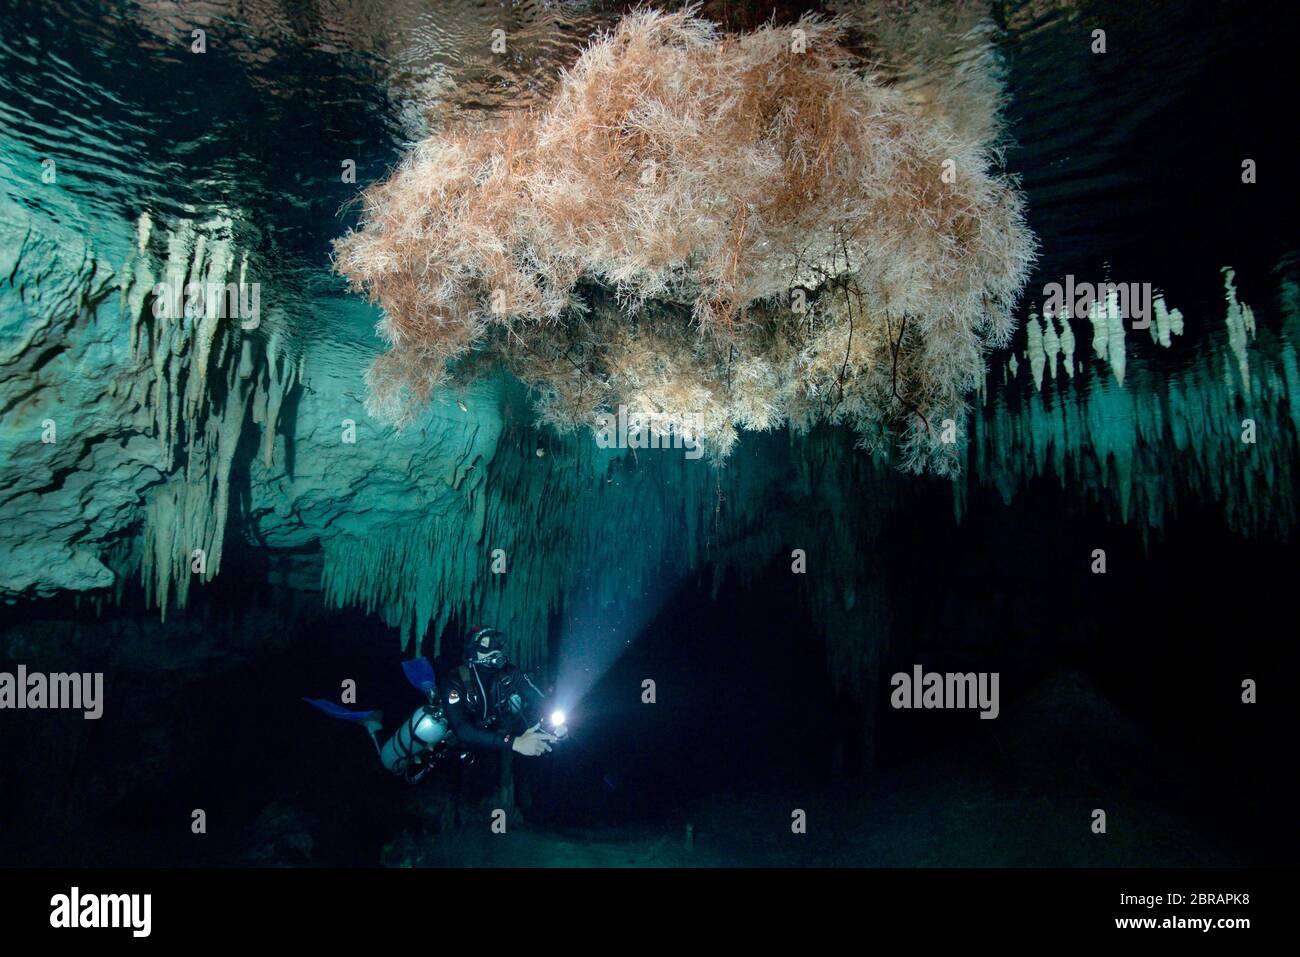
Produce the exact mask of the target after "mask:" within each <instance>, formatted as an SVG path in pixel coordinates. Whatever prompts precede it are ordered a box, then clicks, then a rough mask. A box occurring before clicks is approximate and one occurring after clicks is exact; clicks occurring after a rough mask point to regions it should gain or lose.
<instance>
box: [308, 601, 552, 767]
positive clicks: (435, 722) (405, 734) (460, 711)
mask: <svg viewBox="0 0 1300 957" xmlns="http://www.w3.org/2000/svg"><path fill="white" fill-rule="evenodd" d="M504 644H505V635H504V634H502V633H501V632H500V631H498V630H497V629H496V628H489V627H485V626H483V627H478V628H475V629H473V630H472V631H471V632H470V634H469V637H468V639H467V640H466V643H465V649H464V651H465V661H464V663H463V664H462V665H461V666H460V667H458V668H457V669H456V671H455V672H454V673H453V674H452V676H451V679H450V681H449V682H448V687H447V692H446V695H445V697H439V695H438V681H437V678H436V677H435V676H434V672H433V666H432V665H430V664H429V661H428V659H427V658H423V657H420V658H413V659H411V660H410V661H403V662H402V672H403V673H404V674H405V675H406V680H407V681H409V682H410V683H411V684H412V685H413V686H414V687H415V689H416V690H417V691H419V692H420V693H421V694H422V695H423V696H424V699H425V703H424V704H422V705H421V706H420V707H418V708H416V709H415V711H414V713H412V715H411V717H410V718H408V719H407V721H406V722H405V723H404V724H402V726H401V727H399V728H398V729H397V731H396V732H395V733H394V734H393V736H392V737H391V738H389V739H388V741H387V742H386V743H385V744H383V745H380V743H379V738H378V734H379V732H380V731H382V730H383V727H384V713H383V711H380V710H371V711H353V710H351V709H349V708H344V707H343V706H341V705H338V704H335V703H334V702H333V701H329V700H327V699H323V698H303V701H306V702H307V703H308V704H309V705H311V706H312V707H314V708H317V709H319V710H321V711H323V712H325V714H327V715H329V716H330V717H331V718H338V719H339V720H341V721H350V722H352V723H354V724H359V725H361V726H362V727H363V728H365V730H366V732H367V734H369V735H370V740H371V742H373V743H374V746H375V751H376V752H378V754H379V760H380V762H381V763H382V764H383V766H384V767H385V768H386V769H387V770H389V771H391V772H392V773H394V774H396V775H398V776H400V777H402V778H404V779H405V780H406V781H408V782H409V783H412V784H414V783H415V782H417V781H419V780H420V779H421V778H423V777H424V776H425V775H426V774H428V773H429V771H430V770H432V769H433V767H434V766H435V765H437V764H438V763H439V762H440V761H441V760H443V759H444V758H446V757H448V756H450V755H452V754H459V756H460V758H461V760H462V761H469V760H472V757H473V754H472V750H467V749H477V750H487V751H514V752H516V753H518V754H522V755H524V756H525V757H530V758H531V757H537V756H538V755H541V754H545V753H547V752H548V751H550V750H551V744H552V743H554V742H556V741H558V740H560V738H562V737H564V735H565V734H566V733H567V728H566V727H565V724H564V715H563V713H562V712H559V711H556V712H553V713H552V714H551V715H550V716H549V719H547V720H546V721H543V718H542V711H543V708H544V705H545V702H546V696H545V695H544V694H542V692H541V690H540V689H538V687H537V685H535V684H534V683H533V681H532V679H530V678H529V677H528V675H526V674H525V673H524V672H523V671H522V670H520V669H519V668H518V667H516V666H515V665H513V664H510V662H509V661H508V660H507V659H506V654H505V650H504ZM530 723H531V726H530ZM544 724H549V730H547V729H544V727H543V725H544Z"/></svg>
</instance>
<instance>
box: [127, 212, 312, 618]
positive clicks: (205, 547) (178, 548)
mask: <svg viewBox="0 0 1300 957" xmlns="http://www.w3.org/2000/svg"><path fill="white" fill-rule="evenodd" d="M233 227H234V224H233V223H232V222H231V220H229V219H226V218H217V219H213V220H209V221H207V222H204V223H200V224H196V223H194V222H191V221H188V220H180V221H178V222H175V223H172V224H170V225H169V226H168V227H167V228H166V233H165V238H164V237H160V236H159V226H158V225H157V224H156V223H155V222H154V221H153V219H152V218H151V217H150V216H149V215H148V214H147V213H146V214H144V215H142V216H141V217H140V220H139V222H138V224H137V238H138V242H137V247H136V250H135V252H134V254H133V255H132V256H131V259H130V260H129V261H128V262H127V263H126V264H125V266H124V267H123V277H124V278H123V283H122V295H121V302H122V308H123V310H125V311H126V312H127V313H128V315H129V319H130V330H131V332H130V335H131V343H132V348H133V351H134V354H135V356H136V357H137V359H138V361H139V364H140V369H139V371H140V375H139V376H138V381H139V382H140V383H141V384H142V386H141V390H142V391H141V393H140V394H139V395H138V399H139V401H140V404H141V406H142V407H143V409H144V414H145V415H146V416H147V417H148V419H149V422H150V424H151V427H152V430H153V432H154V434H155V435H156V436H157V438H158V441H159V444H160V446H161V449H162V452H163V456H164V461H165V465H166V471H167V472H169V473H170V474H169V476H168V478H167V480H166V481H165V482H164V483H163V484H161V485H159V486H157V487H155V488H154V489H153V490H152V491H151V492H150V493H149V499H148V501H147V503H146V505H145V508H144V514H143V530H142V543H141V548H140V551H139V556H138V561H139V570H140V574H141V577H142V579H143V582H144V586H145V595H146V599H147V600H148V601H149V602H151V603H152V604H153V605H155V606H156V607H158V608H159V609H160V611H161V613H162V615H163V616H164V617H165V616H166V614H167V608H168V606H169V604H170V603H172V602H173V601H174V603H175V605H176V606H177V607H180V608H183V607H185V605H186V603H187V601H188V598H189V589H190V584H191V582H192V580H193V579H194V578H195V577H196V576H197V577H198V578H199V579H200V580H201V581H203V582H207V581H211V580H212V579H213V578H214V577H215V576H216V575H217V573H218V572H219V571H220V569H221V557H222V551H223V546H224V541H225V533H226V524H227V517H228V513H229V507H230V473H231V469H232V466H233V462H234V458H235V454H236V451H237V449H238V446H239V442H240V437H241V435H242V432H243V428H244V422H245V418H246V417H248V416H249V412H250V407H252V406H254V405H255V404H257V403H255V399H256V398H257V397H258V396H261V397H263V400H262V402H261V404H260V407H259V410H258V411H255V412H254V413H253V415H252V418H253V420H254V423H255V424H260V425H262V426H263V436H262V447H263V461H264V462H265V463H266V464H267V465H269V464H270V462H271V456H272V453H273V451H274V447H275V428H276V423H277V420H278V416H279V408H280V405H281V403H282V402H283V399H284V397H285V395H286V394H287V392H288V391H290V390H291V389H292V388H294V387H295V385H296V384H297V382H298V381H299V375H298V372H297V360H296V358H295V356H294V355H292V354H291V353H290V352H289V351H288V350H287V349H286V348H285V347H284V344H283V336H282V333H281V331H280V330H279V329H277V328H273V329H271V330H270V332H269V338H268V337H267V335H266V330H265V329H264V328H263V329H261V331H259V332H256V333H254V332H253V331H251V330H253V329H256V328H259V327H262V326H263V324H262V323H261V321H260V318H259V317H251V319H253V320H256V321H250V322H249V323H248V326H249V328H247V329H246V328H244V326H243V320H248V319H250V317H245V316H241V315H239V313H238V311H237V310H235V309H230V308H227V307H228V306H231V305H233V304H234V303H232V302H231V301H230V300H228V299H227V298H226V289H227V286H228V284H230V283H231V282H232V280H233V278H234V276H236V275H237V276H238V283H237V284H236V285H235V290H236V294H235V299H236V301H239V297H240V295H241V293H242V291H243V290H244V288H245V283H247V281H248V274H249V269H248V266H249V260H248V253H247V252H246V251H240V250H238V248H237V241H236V238H235V233H234V228H233ZM155 250H157V253H155ZM159 259H161V262H159ZM236 264H238V265H236ZM236 269H238V272H237V273H236ZM191 284H198V286H199V287H200V288H201V289H202V291H203V295H202V297H201V298H199V299H198V301H194V298H193V297H191V296H190V295H189V289H190V287H191ZM217 290H220V292H221V295H212V294H211V293H214V292H216V291H217ZM160 297H168V301H166V302H164V303H161V304H159V303H158V299H159V298H160ZM259 298H260V297H259ZM264 342H265V343H268V344H267V345H265V346H264V345H263V343H264ZM267 396H269V397H270V398H269V401H267V400H266V398H265V397H267ZM182 453H183V454H182ZM178 455H181V458H182V460H183V463H184V467H183V469H181V470H180V471H172V469H173V468H174V467H175V465H176V463H177V457H178Z"/></svg>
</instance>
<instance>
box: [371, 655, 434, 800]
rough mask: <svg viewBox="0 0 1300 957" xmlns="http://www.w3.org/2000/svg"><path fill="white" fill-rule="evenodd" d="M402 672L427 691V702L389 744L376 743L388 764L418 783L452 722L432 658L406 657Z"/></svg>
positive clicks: (410, 780) (414, 685)
mask: <svg viewBox="0 0 1300 957" xmlns="http://www.w3.org/2000/svg"><path fill="white" fill-rule="evenodd" d="M402 673H403V674H404V675H406V680H407V681H409V682H410V683H411V685H412V687H414V688H415V690H416V691H419V692H420V693H421V694H423V695H424V697H425V701H426V703H425V704H422V705H420V707H418V708H416V709H415V713H414V714H412V715H411V717H410V718H408V719H407V720H406V721H404V722H403V723H402V725H401V727H399V728H398V729H397V732H396V733H395V734H394V735H393V736H392V737H391V738H389V739H388V743H387V744H385V745H384V746H383V747H382V748H380V747H379V742H378V741H376V742H375V747H376V748H377V749H378V750H379V760H380V761H381V762H383V765H384V767H385V768H387V769H388V770H389V771H392V772H393V773H394V774H400V775H401V776H402V777H404V778H406V780H407V781H409V782H411V783H412V784H414V783H415V782H416V781H418V780H420V778H422V777H424V776H425V774H427V773H428V772H429V769H430V768H432V767H433V764H434V754H433V752H434V750H435V749H436V748H437V747H438V745H440V744H441V743H442V739H443V738H445V737H446V736H447V728H448V725H447V718H446V716H445V715H443V713H442V702H441V700H440V699H439V698H438V681H437V679H436V678H435V677H434V674H433V668H432V667H431V666H430V664H429V661H428V659H427V658H424V657H419V658H413V659H411V660H410V661H403V662H402Z"/></svg>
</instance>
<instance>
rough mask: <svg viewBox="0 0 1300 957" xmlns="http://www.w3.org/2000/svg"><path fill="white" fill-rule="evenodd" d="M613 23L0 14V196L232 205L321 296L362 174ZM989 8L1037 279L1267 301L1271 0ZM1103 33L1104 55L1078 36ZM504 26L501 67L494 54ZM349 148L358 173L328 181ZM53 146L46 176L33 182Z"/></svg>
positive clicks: (79, 4)
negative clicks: (1073, 278) (1037, 256)
mask: <svg viewBox="0 0 1300 957" xmlns="http://www.w3.org/2000/svg"><path fill="white" fill-rule="evenodd" d="M762 7H763V5H754V7H753V9H750V8H745V7H743V5H735V4H728V3H714V4H710V5H707V6H706V7H705V9H704V11H703V12H704V14H705V15H711V16H713V17H714V18H715V19H719V20H722V21H724V22H733V23H734V22H736V21H737V20H754V19H761V18H762V16H763V15H765V14H766V10H765V9H761V8H762ZM798 9H799V8H798V7H789V6H788V5H782V6H781V7H780V9H778V10H777V11H776V15H777V16H778V17H790V16H793V15H794V14H795V13H797V10H798ZM621 12H622V11H621V8H620V7H619V6H618V5H615V4H604V3H594V2H590V3H563V2H546V0H533V2H527V3H494V2H482V3H471V2H459V0H458V2H445V0H444V2H430V0H423V2H421V0H384V2H370V0H354V2H316V3H285V2H282V0H281V2H274V0H253V2H247V0H238V2H236V0H220V2H218V0H212V2H195V3H171V2H160V0H155V2H126V0H110V2H88V0H60V2H42V3H29V2H18V3H7V4H6V5H5V7H4V13H3V31H2V32H0V164H3V165H2V166H0V188H2V189H4V190H5V191H6V192H7V193H8V194H9V195H10V196H11V197H12V198H14V199H16V200H17V201H19V202H22V203H25V204H26V205H28V206H29V207H31V208H34V209H38V210H41V211H43V212H44V213H45V214H47V215H49V216H51V217H53V218H55V219H57V220H59V221H61V222H64V223H67V224H69V225H71V226H73V227H74V228H76V229H78V230H80V231H83V232H84V233H85V234H87V235H90V236H91V237H93V238H94V239H95V240H96V241H97V242H98V243H99V244H101V246H106V247H108V248H109V250H110V251H111V249H112V246H113V244H114V243H118V244H120V243H124V242H126V241H127V237H128V236H129V231H128V230H126V229H122V228H119V229H117V231H116V232H114V231H113V230H112V229H109V228H108V225H107V224H109V223H124V224H129V223H131V222H134V220H135V219H136V218H137V217H138V216H139V215H140V214H141V213H142V212H145V211H150V212H151V214H152V215H153V216H155V217H159V216H162V217H166V216H171V215H175V216H185V217H190V218H199V219H202V218H206V217H210V216H223V217H229V218H231V219H232V220H233V221H234V222H235V223H236V224H237V229H238V230H239V231H240V232H241V234H242V239H243V241H244V242H245V243H246V244H247V245H248V246H250V247H251V248H254V249H257V250H260V252H261V253H262V254H264V255H265V256H266V257H267V261H268V262H274V263H276V264H277V269H278V271H279V273H280V278H281V280H282V282H283V285H284V289H285V290H287V291H286V292H285V293H284V295H287V296H303V297H306V298H308V299H310V298H312V297H316V296H327V297H330V298H332V297H334V296H336V295H337V292H338V284H337V282H336V281H334V280H333V279H332V277H330V276H329V274H328V272H327V266H328V258H329V243H330V240H331V239H332V238H334V237H335V236H337V235H339V234H340V233H341V232H343V231H344V230H345V229H346V228H347V226H348V225H349V223H350V222H351V219H352V217H353V216H354V215H355V211H354V206H353V205H352V204H350V202H349V201H350V200H351V199H352V198H353V197H354V196H355V194H356V191H357V189H358V188H359V187H361V186H364V185H366V184H367V183H369V182H373V181H375V180H377V179H380V178H382V177H383V176H384V175H385V173H386V171H387V170H388V169H390V168H391V166H392V165H393V164H394V163H395V162H397V160H398V159H399V158H400V156H401V152H402V149H403V148H404V146H406V145H408V144H409V143H410V142H412V141H413V140H414V139H417V138H419V137H420V136H421V135H423V134H425V133H427V132H428V130H429V129H431V128H436V127H438V126H439V125H441V124H444V123H446V122H449V121H451V120H454V119H465V118H470V119H472V118H474V117H479V116H486V115H490V114H492V113H493V112H495V111H500V110H507V109H521V108H526V107H528V106H530V105H534V104H536V103H538V102H539V100H540V99H541V98H543V97H544V96H545V95H546V93H547V92H548V90H550V89H551V88H552V85H553V84H554V83H555V81H556V78H557V76H558V74H559V72H560V71H561V70H562V69H563V68H564V67H566V66H567V65H569V64H571V63H572V62H573V60H574V59H575V58H576V57H577V55H578V53H579V51H580V50H581V49H582V47H583V45H584V44H585V43H586V42H587V40H588V39H589V38H590V37H591V36H592V35H593V34H594V33H597V32H599V31H601V30H603V29H605V28H607V27H609V26H610V25H611V24H612V23H614V22H615V21H616V20H617V18H618V16H619V15H620V13H621ZM995 12H996V18H997V19H998V21H999V22H1000V24H1001V25H1002V26H1003V27H1004V28H1005V30H1006V33H1005V35H1004V37H1003V38H1002V39H1001V41H1000V50H1001V52H1002V55H1003V57H1004V59H1005V63H1006V78H1007V85H1008V90H1009V107H1008V119H1009V124H1008V133H1009V151H1008V165H1009V168H1010V169H1011V170H1012V171H1013V172H1015V173H1017V174H1018V175H1020V176H1021V178H1022V181H1023V184H1024V186H1025V188H1026V190H1027V194H1028V198H1029V208H1030V215H1031V223H1032V225H1033V227H1034V228H1035V230H1036V231H1037V232H1038V233H1039V235H1040V237H1041V238H1042V259H1041V262H1040V273H1041V275H1042V276H1047V277H1052V276H1059V275H1062V274H1064V273H1065V272H1069V271H1074V272H1077V273H1083V272H1086V271H1087V270H1089V269H1095V270H1103V269H1105V270H1108V271H1110V272H1111V273H1112V274H1114V275H1115V276H1117V277H1119V278H1123V277H1124V276H1125V275H1127V274H1133V275H1138V276H1140V278H1141V279H1143V280H1144V281H1150V282H1153V283H1154V284H1155V285H1156V286H1157V287H1159V288H1162V289H1166V290H1169V291H1170V294H1171V296H1172V297H1173V298H1174V299H1176V300H1177V301H1178V303H1179V304H1180V305H1182V306H1190V305H1193V304H1196V303H1198V302H1201V301H1204V302H1206V303H1208V302H1211V301H1216V300H1218V301H1221V287H1222V284H1221V280H1220V279H1219V273H1218V271H1219V269H1220V267H1222V266H1224V265H1232V266H1234V267H1235V268H1237V270H1238V272H1239V274H1240V276H1241V279H1240V282H1241V283H1242V284H1243V287H1244V288H1245V289H1246V290H1248V291H1249V294H1250V295H1252V296H1253V297H1254V298H1255V299H1256V300H1257V301H1259V300H1267V299H1268V298H1269V297H1270V296H1271V293H1270V292H1269V290H1268V288H1267V284H1268V279H1267V277H1268V275H1269V273H1270V271H1271V270H1272V269H1273V267H1274V266H1276V264H1277V263H1278V262H1279V261H1280V260H1281V259H1282V258H1283V257H1284V255H1285V253H1286V252H1287V251H1288V250H1290V249H1294V248H1295V247H1296V245H1297V243H1296V236H1295V228H1294V226H1293V221H1292V220H1290V219H1289V218H1286V217H1283V216H1282V215H1281V209H1280V204H1281V203H1282V202H1283V194H1280V193H1279V192H1278V183H1279V181H1280V180H1281V179H1282V178H1284V177H1286V176H1289V175H1290V171H1289V169H1288V165H1287V164H1288V162H1289V154H1288V152H1287V151H1286V147H1285V144H1286V140H1287V135H1288V134H1287V126H1288V122H1289V121H1288V120H1287V118H1286V116H1287V114H1286V112H1285V110H1279V109H1278V102H1279V100H1285V98H1286V96H1287V95H1288V94H1287V93H1286V91H1288V90H1293V89H1294V73H1295V66H1294V57H1293V56H1292V55H1291V53H1290V51H1289V50H1288V49H1287V44H1288V43H1289V40H1288V39H1287V38H1288V36H1289V34H1288V32H1287V30H1286V26H1287V23H1286V20H1287V18H1288V16H1289V15H1288V14H1287V13H1286V11H1285V8H1282V7H1270V6H1267V5H1251V6H1250V7H1243V6H1241V5H1229V4H1221V3H1188V4H1152V5H1147V4H1127V3H1122V4H1121V3H1091V4H1071V3H1049V2H1031V3H1015V4H1006V5H997V6H995ZM1096 29H1104V30H1105V31H1106V34H1107V43H1108V50H1107V52H1106V54H1105V55H1104V56H1098V55H1096V54H1094V53H1092V52H1091V51H1090V49H1089V44H1090V42H1091V37H1092V32H1093V31H1094V30H1096ZM195 30H202V31H204V38H205V40H206V44H207V52H206V53H205V54H203V55H198V54H196V53H194V52H192V44H193V43H194V42H195V35H194V31H195ZM497 30H503V31H505V36H506V38H507V39H508V43H507V50H508V52H507V54H505V55H498V54H497V53H494V52H493V50H492V43H493V40H494V31H497ZM1246 156H1249V157H1250V158H1252V159H1255V160H1256V162H1257V163H1258V164H1259V168H1260V169H1261V176H1260V179H1261V183H1260V184H1259V185H1258V187H1257V188H1255V189H1243V188H1242V187H1241V184H1240V182H1239V169H1240V164H1241V161H1242V159H1243V157H1246ZM349 159H350V160H355V162H356V167H357V182H356V184H355V185H351V184H348V183H344V182H342V181H341V176H340V168H341V164H342V163H343V162H344V161H345V160H349ZM49 160H53V162H54V164H55V166H56V168H57V176H58V179H57V187H55V188H50V187H49V186H46V185H45V184H43V183H42V181H41V175H42V171H43V166H42V163H43V162H44V161H49ZM1286 195H1289V193H1288V194H1286ZM1038 285H1040V286H1041V282H1038ZM1180 286H1181V287H1182V288H1179V287H1180ZM1033 287H1034V283H1031V289H1032V288H1033ZM1175 292H1176V293H1178V294H1179V295H1175ZM340 308H342V307H340ZM290 311H291V312H292V311H293V310H290ZM367 321H369V320H368V319H367Z"/></svg>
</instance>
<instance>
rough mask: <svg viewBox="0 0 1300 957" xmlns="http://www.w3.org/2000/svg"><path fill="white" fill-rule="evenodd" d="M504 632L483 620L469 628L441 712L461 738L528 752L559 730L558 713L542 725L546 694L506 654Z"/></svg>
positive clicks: (545, 745)
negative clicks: (462, 656)
mask: <svg viewBox="0 0 1300 957" xmlns="http://www.w3.org/2000/svg"><path fill="white" fill-rule="evenodd" d="M505 637H506V636H505V635H504V634H502V633H501V632H500V631H498V630H497V629H496V628H491V627H487V626H480V627H478V628H475V629H473V630H472V631H470V633H469V637H468V638H467V639H466V641H465V662H464V664H462V665H461V666H460V667H459V668H457V669H456V670H455V671H454V672H453V673H452V676H451V679H450V680H449V681H448V682H447V693H446V696H445V699H444V701H445V705H446V706H445V714H446V716H447V721H448V723H449V724H450V727H451V731H452V733H453V734H455V735H456V739H457V740H458V741H460V742H461V743H462V744H465V745H468V746H469V747H472V748H479V749H481V750H485V751H486V750H498V751H515V752H516V753H518V754H522V755H523V756H524V757H528V758H534V757H537V756H538V755H540V754H545V753H546V752H548V751H550V750H551V743H552V742H554V741H558V740H559V739H560V738H562V737H563V736H564V734H565V727H564V715H563V714H562V713H561V712H559V711H556V712H554V713H553V714H552V715H551V716H550V726H551V730H550V731H546V730H544V729H543V727H542V723H543V722H542V712H543V710H544V708H545V704H546V696H545V695H544V694H542V692H541V690H540V689H539V688H538V687H537V685H535V684H533V681H532V679H531V678H529V677H528V675H526V674H525V673H524V672H523V671H522V670H520V669H519V668H518V667H516V666H515V665H512V664H511V663H510V662H509V661H508V660H507V659H506V653H505ZM525 728H527V730H524V729H525Z"/></svg>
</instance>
